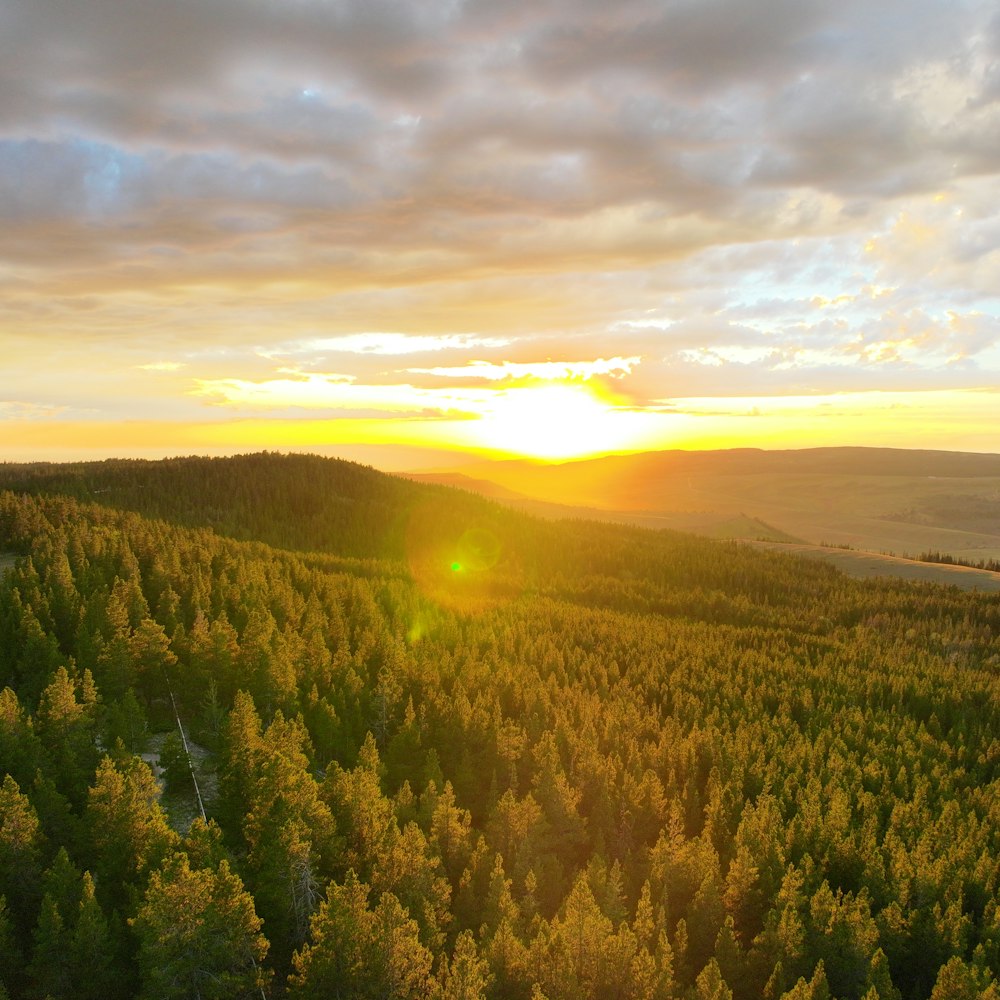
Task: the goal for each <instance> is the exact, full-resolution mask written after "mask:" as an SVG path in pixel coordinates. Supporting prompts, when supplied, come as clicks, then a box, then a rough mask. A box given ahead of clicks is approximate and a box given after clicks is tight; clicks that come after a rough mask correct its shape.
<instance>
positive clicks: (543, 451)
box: [470, 382, 647, 459]
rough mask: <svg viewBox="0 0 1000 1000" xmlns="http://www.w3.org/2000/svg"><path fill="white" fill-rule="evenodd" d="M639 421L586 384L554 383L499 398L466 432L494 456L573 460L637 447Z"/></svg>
mask: <svg viewBox="0 0 1000 1000" xmlns="http://www.w3.org/2000/svg"><path fill="white" fill-rule="evenodd" d="M644 417H645V415H644V414H641V413H636V412H634V411H630V410H626V409H622V408H620V407H618V406H616V405H615V404H614V401H613V400H610V399H605V398H602V396H601V395H600V392H599V390H598V389H596V388H594V387H592V386H591V384H590V383H588V384H586V385H584V384H580V383H575V382H572V383H556V384H552V385H544V386H525V387H521V388H513V389H509V390H505V391H502V392H498V393H497V394H496V398H495V400H493V401H492V402H491V403H490V406H489V410H488V411H487V412H486V413H484V415H483V417H482V419H480V420H478V421H475V422H474V423H473V424H472V425H471V427H470V431H471V433H472V434H473V435H474V437H475V439H476V441H477V443H479V444H480V445H482V446H485V447H487V448H490V449H492V450H495V451H500V452H510V453H514V454H519V455H526V456H530V457H532V458H540V459H563V458H577V457H581V456H584V455H593V454H597V453H600V452H607V451H627V450H630V449H633V448H638V447H641V443H640V438H641V437H642V432H643V430H644V429H645V425H646V424H647V421H646V419H644Z"/></svg>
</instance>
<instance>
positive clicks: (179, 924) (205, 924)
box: [129, 853, 267, 1000]
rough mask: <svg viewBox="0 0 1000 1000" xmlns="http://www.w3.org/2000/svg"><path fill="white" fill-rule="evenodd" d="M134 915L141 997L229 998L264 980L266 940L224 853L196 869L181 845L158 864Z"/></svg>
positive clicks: (256, 989)
mask: <svg viewBox="0 0 1000 1000" xmlns="http://www.w3.org/2000/svg"><path fill="white" fill-rule="evenodd" d="M129 923H130V924H131V925H132V929H133V931H134V932H135V934H136V937H137V938H138V940H139V959H138V960H139V970H140V974H141V978H142V991H141V993H140V997H142V998H143V1000H181V998H184V1000H187V998H192V1000H193V998H196V997H198V998H201V1000H224V998H225V1000H228V998H230V997H243V996H250V995H253V994H254V993H256V992H259V990H260V989H261V987H262V986H264V985H265V982H266V976H265V973H264V970H263V969H262V968H261V966H260V963H261V961H262V960H263V958H264V955H265V954H266V952H267V941H266V940H265V938H264V937H263V935H262V934H261V933H260V930H261V920H260V918H259V917H258V916H257V914H256V913H255V912H254V904H253V898H252V897H251V896H250V894H249V893H248V892H247V891H246V890H245V889H244V887H243V883H242V881H241V880H240V878H239V876H237V875H236V874H234V873H233V872H231V871H230V869H229V865H228V863H227V862H225V861H222V862H220V864H219V867H218V869H216V870H212V869H207V868H198V869H192V868H191V866H190V864H189V862H188V858H187V855H185V854H183V853H178V854H175V855H173V856H171V857H170V858H168V859H167V861H166V863H165V864H164V866H163V868H162V869H160V870H158V871H155V872H153V874H152V875H151V877H150V880H149V887H148V888H147V890H146V894H145V898H144V899H143V902H142V905H141V906H140V907H139V911H138V913H137V914H136V916H135V917H133V918H132V919H131V920H130V921H129Z"/></svg>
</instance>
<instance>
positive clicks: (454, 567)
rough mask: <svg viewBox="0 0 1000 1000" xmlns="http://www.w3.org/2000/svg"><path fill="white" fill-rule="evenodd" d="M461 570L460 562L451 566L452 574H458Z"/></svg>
mask: <svg viewBox="0 0 1000 1000" xmlns="http://www.w3.org/2000/svg"><path fill="white" fill-rule="evenodd" d="M461 568H462V564H461V563H460V562H453V563H452V564H451V571H452V573H457V572H458V571H459V570H460V569H461Z"/></svg>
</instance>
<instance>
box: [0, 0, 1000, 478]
mask: <svg viewBox="0 0 1000 1000" xmlns="http://www.w3.org/2000/svg"><path fill="white" fill-rule="evenodd" d="M998 135H1000V17H998V16H997V14H996V8H995V4H994V3H992V2H990V3H986V2H972V0H949V2H944V0H879V2H877V3H871V2H860V0H857V2H855V0H845V2H843V3H837V4H832V3H829V2H827V0H755V2H753V3H749V2H747V0H700V2H697V3H696V2H693V0H622V2H619V3H615V4H595V3H591V2H589V0H532V2H531V3H528V2H526V0H525V2H512V3H495V2H486V0H414V2H412V3H399V2H395V0H295V2H293V3H290V2H277V0H198V2H195V0H172V2H170V3H163V2H159V0H88V2H87V3H85V4H84V3H79V2H77V0H13V2H12V3H7V4H5V5H4V6H3V10H2V11H0V460H27V459H36V458H37V459H69V458H76V457H104V456H110V455H150V456H154V455H167V454H191V453H206V454H207V453H224V452H233V451H248V450H256V449H259V448H269V449H275V450H288V449H307V450H311V451H320V452H326V453H330V454H341V455H344V456H345V457H349V458H355V459H360V460H363V461H368V462H370V463H371V464H374V465H378V466H381V467H383V468H405V467H420V466H427V465H441V464H445V463H447V462H449V461H457V458H455V457H454V456H451V457H449V453H453V452H456V451H458V452H463V453H465V452H469V451H472V452H476V453H478V454H493V453H504V454H527V455H531V456H536V457H540V458H548V459H560V458H572V457H578V456H585V455H588V454H592V453H596V452H606V451H619V450H640V449H643V450H645V449H653V448H674V447H684V448H701V447H711V448H718V447H726V446H737V445H738V446H746V445H758V446H761V447H802V446H809V445H822V444H871V445H892V446H900V447H936V448H954V449H966V450H976V451H1000V435H998V434H996V433H995V432H994V428H997V427H1000V302H998V294H1000V199H998V197H997V192H998V190H1000V185H998V170H1000V143H997V141H996V137H997V136H998Z"/></svg>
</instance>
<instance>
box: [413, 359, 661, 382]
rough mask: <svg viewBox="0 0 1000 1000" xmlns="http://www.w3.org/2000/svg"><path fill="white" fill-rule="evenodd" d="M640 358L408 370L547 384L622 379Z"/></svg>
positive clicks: (482, 363)
mask: <svg viewBox="0 0 1000 1000" xmlns="http://www.w3.org/2000/svg"><path fill="white" fill-rule="evenodd" d="M640 360H641V359H640V358H638V357H632V358H609V359H607V360H605V359H604V358H598V359H596V360H595V361H535V362H527V363H520V364H519V363H517V362H513V361H503V362H500V363H499V364H494V363H491V362H488V361H470V362H468V363H467V364H464V365H453V366H447V365H442V366H439V367H436V368H407V369H406V372H407V374H409V375H435V376H437V377H439V378H451V379H471V380H475V381H480V380H482V381H486V382H505V381H511V380H515V379H539V380H544V381H568V380H570V379H579V380H583V381H586V380H587V379H590V378H593V377H594V376H595V375H610V376H611V377H612V378H620V377H621V376H623V375H627V374H629V373H630V372H631V371H632V368H633V366H635V365H637V364H639V362H640Z"/></svg>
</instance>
